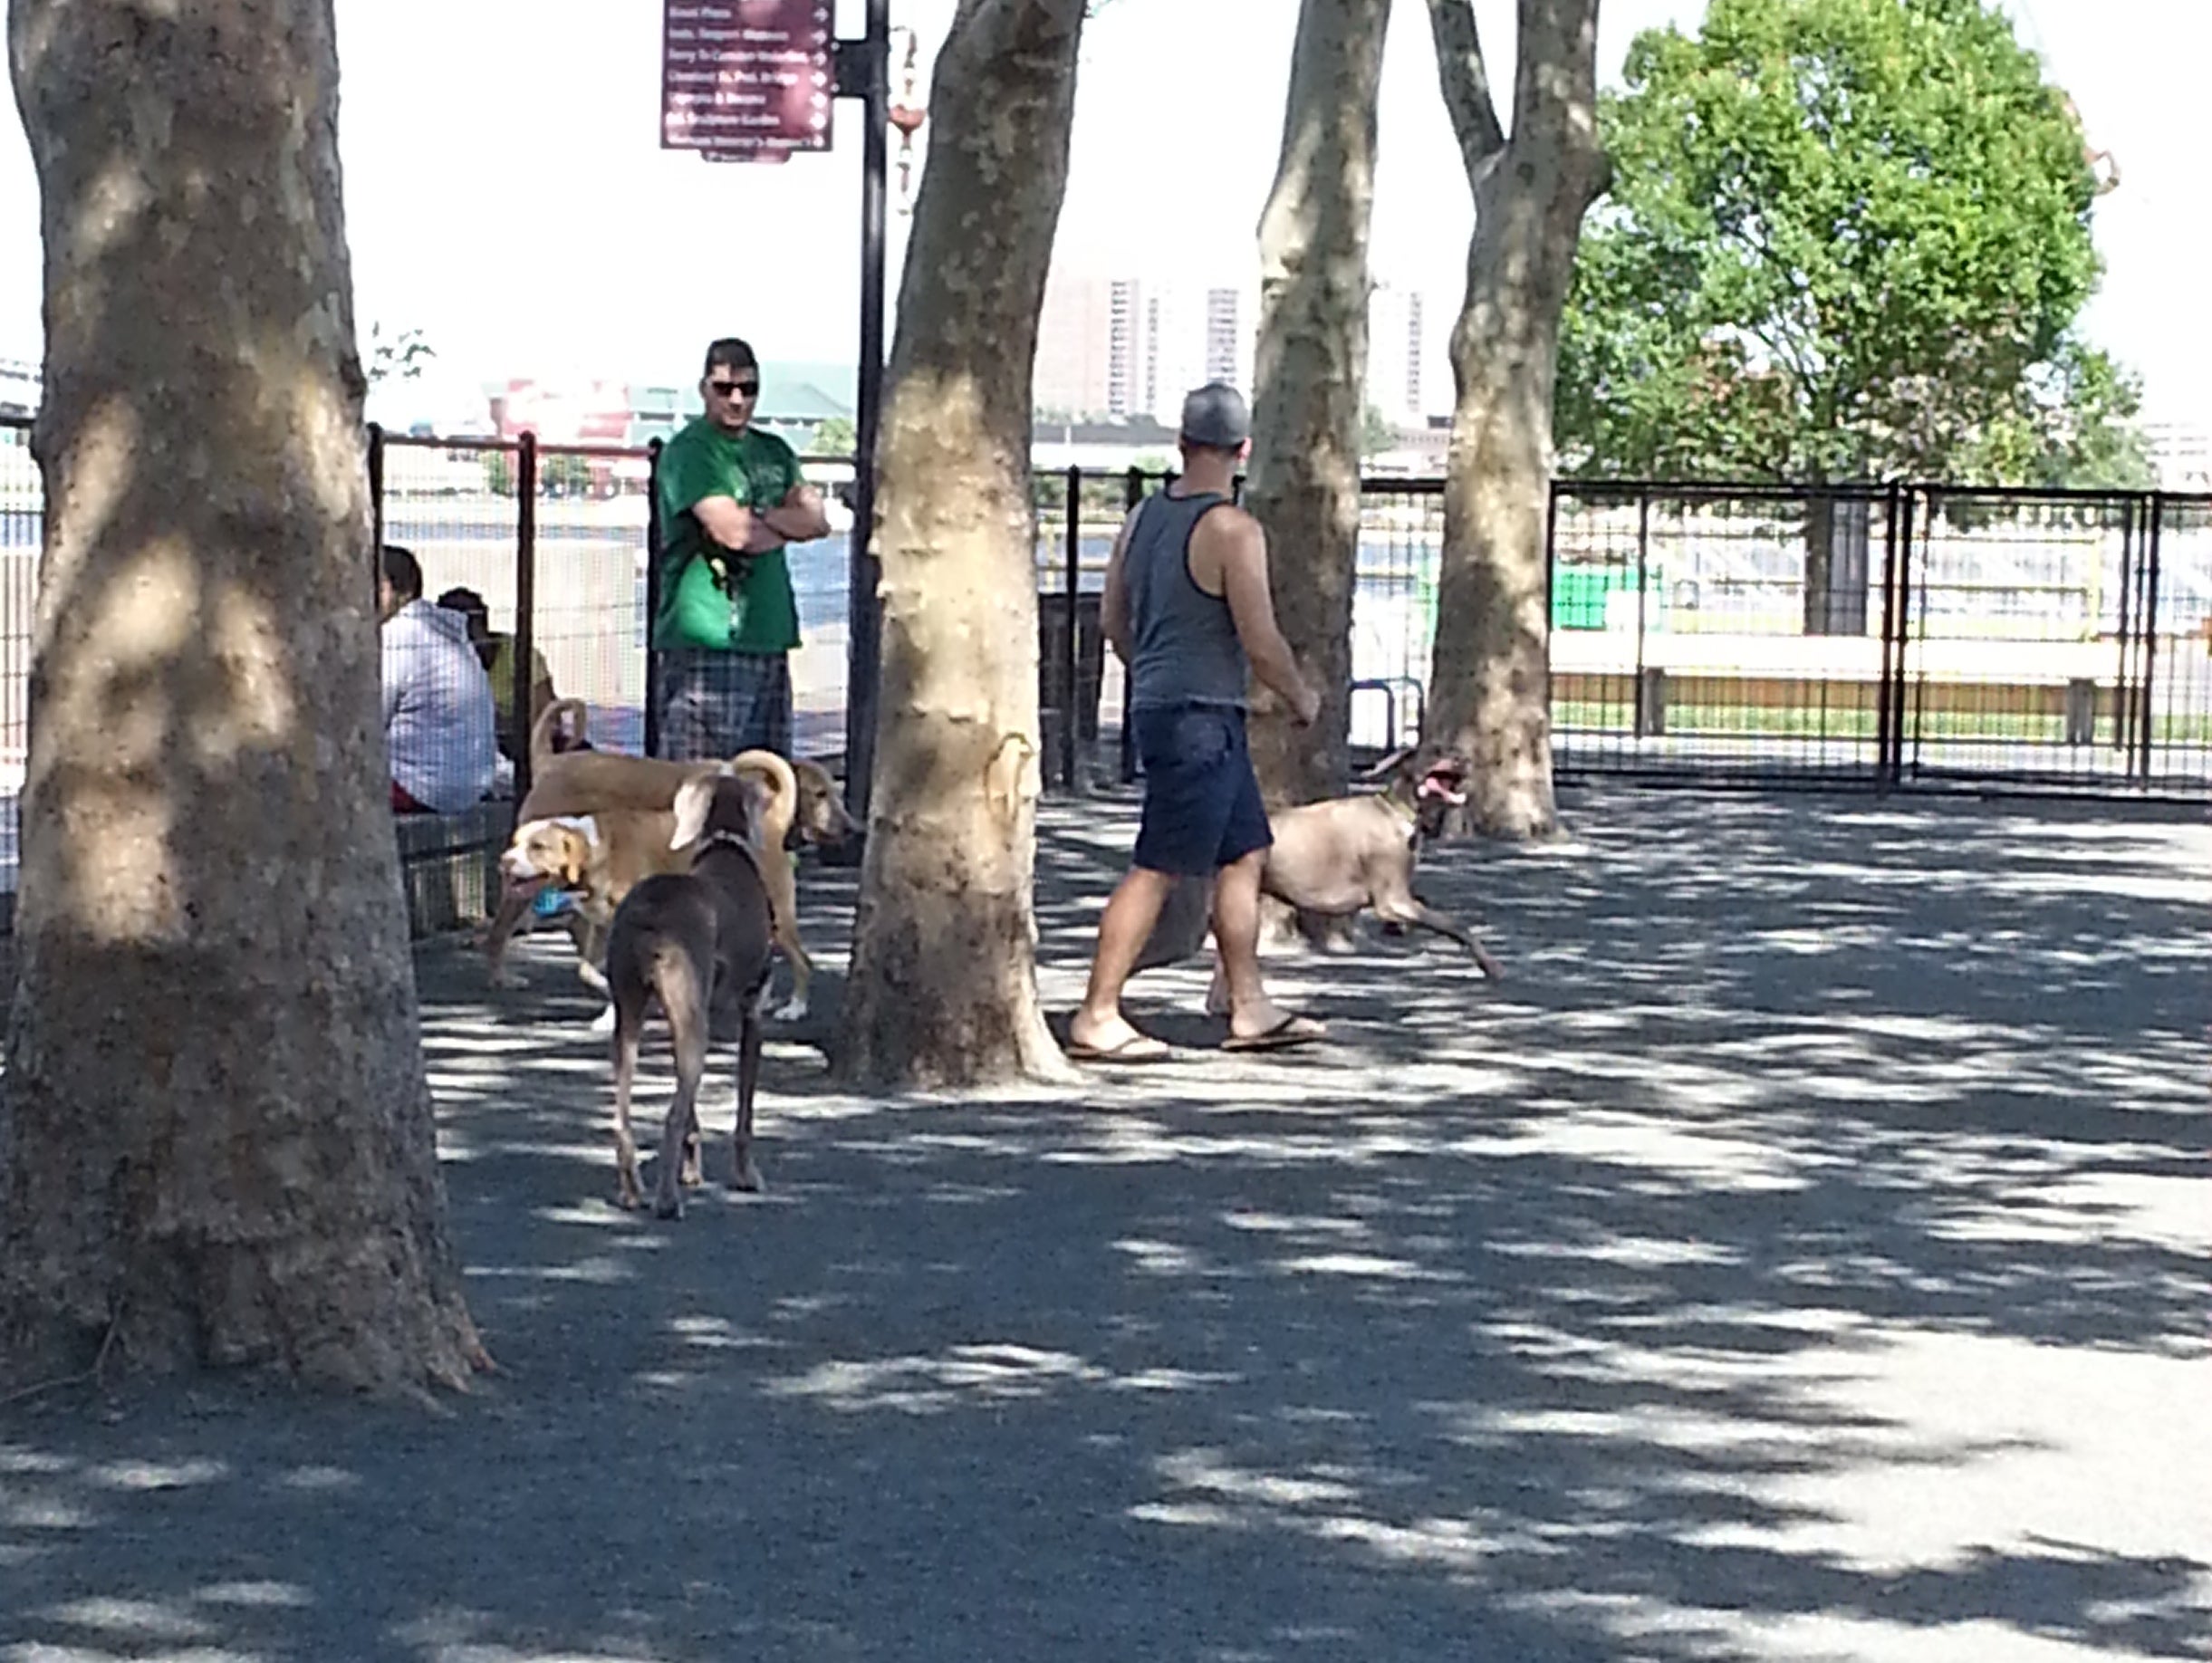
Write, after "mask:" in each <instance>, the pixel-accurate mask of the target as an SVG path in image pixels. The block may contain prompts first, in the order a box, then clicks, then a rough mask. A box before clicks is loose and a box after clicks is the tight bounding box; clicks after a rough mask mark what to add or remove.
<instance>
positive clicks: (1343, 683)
mask: <svg viewBox="0 0 2212 1663" xmlns="http://www.w3.org/2000/svg"><path fill="white" fill-rule="evenodd" d="M1389 23H1390V0H1303V5H1301V7H1300V8H1299V13H1298V39H1297V44H1296V45H1295V47H1294V49H1293V51H1292V53H1291V81H1290V99H1289V104H1288V108H1287V109H1286V110H1285V111H1284V117H1283V149H1282V153H1281V155H1280V156H1279V157H1278V158H1277V159H1276V162H1275V182H1274V190H1273V191H1272V192H1271V193H1270V194H1269V196H1268V198H1267V207H1266V210H1265V213H1263V214H1262V215H1261V216H1260V232H1259V240H1260V337H1259V351H1258V356H1257V360H1256V366H1255V373H1254V378H1253V379H1254V382H1255V385H1254V388H1253V401H1252V402H1253V414H1252V465H1251V473H1250V476H1249V477H1248V478H1247V479H1246V481H1245V507H1247V508H1249V509H1250V510H1251V511H1252V512H1253V514H1255V515H1256V516H1257V517H1258V519H1259V521H1260V524H1262V525H1263V526H1265V528H1266V531H1267V544H1268V558H1269V563H1270V565H1271V567H1272V568H1273V570H1274V585H1273V587H1274V601H1275V616H1276V618H1277V620H1279V621H1280V622H1281V624H1282V626H1283V633H1284V636H1285V637H1286V638H1287V639H1289V641H1290V644H1291V647H1292V649H1294V651H1295V652H1296V653H1297V654H1298V657H1299V659H1300V661H1301V663H1303V665H1304V667H1305V668H1306V670H1307V672H1308V674H1309V675H1310V677H1311V678H1313V684H1314V686H1315V687H1318V688H1319V689H1320V691H1321V716H1320V718H1319V719H1318V720H1317V721H1316V722H1315V723H1314V724H1313V726H1312V727H1311V728H1301V727H1299V726H1297V725H1296V724H1294V722H1292V721H1291V719H1290V716H1289V713H1288V712H1287V711H1284V710H1283V709H1282V708H1280V705H1279V701H1276V700H1274V699H1273V698H1272V697H1269V696H1263V700H1262V702H1261V704H1260V705H1259V706H1258V707H1257V708H1256V709H1255V719H1254V722H1253V728H1252V755H1253V763H1254V765H1255V767H1256V768H1257V769H1258V770H1259V776H1260V784H1261V787H1262V789H1263V790H1264V791H1265V793H1266V794H1267V799H1268V802H1269V803H1270V804H1271V805H1280V804H1284V803H1312V802H1315V801H1318V800H1319V799H1321V798H1323V797H1332V796H1335V795H1337V794H1338V793H1341V792H1342V790H1343V789H1344V786H1345V782H1346V776H1347V775H1348V774H1349V773H1350V771H1351V770H1350V767H1349V764H1348V763H1347V760H1346V746H1347V741H1348V737H1349V734H1350V730H1351V597H1352V588H1353V584H1354V582H1355V579H1356V576H1357V567H1358V562H1359V553H1360V438H1361V415H1362V411H1363V406H1362V403H1361V389H1363V388H1364V387H1365V385H1366V382H1367V293H1368V277H1367V237H1368V225H1369V220H1370V214H1371V210H1372V207H1373V206H1374V198H1375V90H1376V86H1377V84H1378V82H1380V78H1381V74H1382V42H1383V32H1384V29H1385V27H1386V26H1387V25H1388V24H1389Z"/></svg>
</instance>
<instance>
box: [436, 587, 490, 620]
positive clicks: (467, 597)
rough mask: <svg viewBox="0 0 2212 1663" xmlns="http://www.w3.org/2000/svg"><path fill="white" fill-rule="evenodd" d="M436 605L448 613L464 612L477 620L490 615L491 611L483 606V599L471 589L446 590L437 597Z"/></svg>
mask: <svg viewBox="0 0 2212 1663" xmlns="http://www.w3.org/2000/svg"><path fill="white" fill-rule="evenodd" d="M438 605H439V606H441V607H443V608H444V609H445V610H447V611H448V612H466V613H471V614H473V615H474V616H476V617H478V618H489V617H490V616H491V615H492V609H491V608H490V607H488V606H486V605H485V604H484V597H483V596H482V595H480V594H478V593H477V592H476V591H475V590H473V589H448V590H447V591H446V592H445V593H444V594H442V595H440V596H438Z"/></svg>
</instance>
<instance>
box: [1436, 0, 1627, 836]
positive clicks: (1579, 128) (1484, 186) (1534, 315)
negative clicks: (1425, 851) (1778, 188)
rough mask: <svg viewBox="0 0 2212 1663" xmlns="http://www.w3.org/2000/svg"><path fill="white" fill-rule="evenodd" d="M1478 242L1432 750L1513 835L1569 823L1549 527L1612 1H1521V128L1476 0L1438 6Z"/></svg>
mask: <svg viewBox="0 0 2212 1663" xmlns="http://www.w3.org/2000/svg"><path fill="white" fill-rule="evenodd" d="M1428 9H1429V18H1430V22H1431V24H1432V25H1433V32H1434V34H1435V37H1436V44H1437V61H1438V74H1439V76H1440V78H1441V81H1442V83H1443V90H1444V100H1445V104H1446V106H1447V109H1448V110H1449V111H1450V112H1451V116H1452V125H1453V128H1454V130H1455V131H1456V132H1457V136H1458V139H1459V144H1460V150H1461V154H1462V157H1463V159H1465V161H1466V163H1467V178H1468V182H1469V184H1470V186H1471V187H1473V189H1474V193H1475V233H1474V236H1473V238H1472V240H1471V243H1470V245H1469V247H1468V250H1467V302H1466V304H1465V305H1464V306H1463V307H1462V308H1461V310H1460V313H1459V320H1458V322H1457V325H1456V326H1455V327H1454V329H1453V331H1452V377H1453V380H1454V382H1455V384H1456V386H1457V405H1456V407H1455V409H1454V411H1453V416H1452V438H1451V448H1450V453H1449V462H1448V464H1447V480H1446V485H1445V492H1444V547H1443V551H1442V554H1441V557H1440V562H1439V567H1438V582H1437V635H1436V648H1435V657H1434V661H1433V664H1432V667H1431V670H1430V675H1429V687H1428V717H1427V721H1426V723H1425V725H1424V731H1423V734H1422V739H1423V743H1424V745H1425V746H1426V747H1427V748H1428V749H1429V750H1431V751H1434V752H1439V753H1440V752H1452V753H1456V754H1457V755H1461V756H1463V757H1464V758H1465V759H1466V760H1467V763H1468V764H1469V765H1470V768H1471V772H1470V774H1469V776H1468V780H1467V808H1466V810H1465V811H1464V812H1463V814H1462V815H1461V816H1460V818H1461V819H1462V820H1463V821H1464V822H1465V824H1464V825H1463V826H1458V827H1454V828H1452V829H1455V830H1463V829H1467V827H1472V828H1474V829H1477V830H1480V831H1486V832H1489V833H1492V834H1493V835H1496V836H1502V837H1516V838H1521V837H1540V836H1544V835H1547V834H1549V833H1550V832H1551V831H1553V829H1554V827H1555V825H1556V811H1555V808H1554V806H1553V793H1552V725H1551V668H1550V650H1551V594H1550V574H1549V563H1550V562H1549V560H1548V557H1547V549H1546V542H1547V535H1546V534H1547V525H1548V521H1549V517H1550V504H1551V485H1552V390H1553V380H1554V377H1555V375H1556V372H1557V370H1558V361H1559V323H1560V314H1561V312H1562V311H1563V309H1564V307H1565V304H1566V297H1567V284H1568V280H1569V278H1570V277H1571V276H1572V274H1573V270H1574V252H1575V247H1576V245H1577V244H1578V243H1579V242H1580V241H1581V238H1582V216H1583V214H1584V213H1585V212H1586V211H1587V210H1588V208H1589V206H1590V204H1591V203H1592V201H1594V200H1595V199H1596V197H1598V196H1599V195H1600V194H1601V192H1602V190H1603V189H1604V185H1605V178H1606V169H1605V158H1604V152H1603V150H1602V149H1601V146H1600V144H1599V141H1598V133H1597V34H1598V0H1521V3H1520V14H1519V22H1520V31H1519V34H1520V42H1519V63H1518V66H1517V72H1516V74H1515V100H1514V121H1513V134H1512V137H1511V138H1510V139H1508V138H1506V137H1505V134H1504V132H1503V131H1502V130H1501V129H1500V127H1499V124H1498V120H1497V116H1496V110H1495V107H1494V106H1493V104H1492V102H1491V98H1490V91H1489V86H1488V82H1487V79H1486V74H1485V72H1484V68H1483V62H1482V50H1481V46H1480V44H1479V43H1478V41H1477V39H1476V29H1475V19H1474V14H1473V12H1472V11H1471V9H1470V7H1469V5H1468V0H1429V6H1428Z"/></svg>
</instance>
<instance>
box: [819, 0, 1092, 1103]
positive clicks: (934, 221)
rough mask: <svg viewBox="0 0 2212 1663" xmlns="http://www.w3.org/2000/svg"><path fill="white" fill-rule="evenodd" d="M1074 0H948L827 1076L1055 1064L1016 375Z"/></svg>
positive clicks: (880, 458) (1057, 136) (1023, 402)
mask: <svg viewBox="0 0 2212 1663" xmlns="http://www.w3.org/2000/svg"><path fill="white" fill-rule="evenodd" d="M1083 11H1084V7H1083V5H1082V0H961V4H960V6H959V10H958V12H957V14H955V16H954V19H953V22H952V25H951V29H950V32H949V34H947V37H946V42H945V46H944V49H943V51H942V52H941V53H939V55H938V61H937V66H936V69H935V71H934V72H933V74H932V77H931V86H932V88H933V89H934V92H935V99H934V102H935V110H934V111H933V113H934V114H935V117H936V120H935V122H934V123H933V125H934V128H935V137H934V138H933V139H931V140H930V145H929V155H928V165H927V167H926V168H925V170H924V172H923V174H922V181H921V187H920V190H919V192H918V196H917V197H916V201H915V205H914V229H913V236H912V238H911V240H910V241H909V244H908V247H907V263H906V274H905V276H904V278H903V279H902V281H901V284H900V289H899V331H898V336H897V339H896V341H894V343H893V345H892V349H891V361H890V376H889V383H888V389H887V391H886V395H885V399H884V413H883V426H882V437H881V439H880V443H879V447H878V450H877V468H878V483H877V487H876V504H877V508H876V540H877V546H878V548H879V550H880V553H881V556H882V562H883V581H882V591H881V592H882V598H883V660H882V669H883V687H882V702H881V705H880V708H879V713H878V716H877V723H876V756H875V777H874V782H873V787H872V790H871V793H870V810H869V826H868V852H867V855H866V857H865V860H864V863H863V865H862V869H861V900H860V907H859V910H858V914H857V916H856V918H855V919H854V923H853V948H852V973H851V981H850V984H849V985H848V987H847V990H846V995H845V1004H844V1009H843V1017H842V1023H841V1027H842V1045H841V1049H840V1054H839V1055H838V1058H837V1069H838V1072H839V1074H840V1076H841V1077H842V1078H843V1079H845V1080H848V1081H854V1082H856V1083H868V1084H877V1085H909V1086H922V1087H932V1086H965V1085H976V1084H983V1083H986V1082H990V1081H1005V1080H1009V1079H1014V1078H1017V1077H1021V1076H1024V1075H1026V1076H1032V1077H1038V1078H1050V1079H1056V1080H1065V1079H1070V1078H1072V1070H1071V1069H1070V1068H1069V1066H1068V1064H1067V1062H1066V1061H1065V1059H1064V1058H1063V1056H1062V1055H1061V1053H1060V1051H1059V1048H1058V1047H1057V1046H1055V1045H1054V1044H1053V1038H1052V1035H1051V1033H1049V1032H1048V1031H1047V1030H1046V1028H1045V1025H1044V1018H1043V1013H1042V1011H1041V1010H1040V1009H1039V1007H1038V1004H1037V985H1036V933H1037V932H1036V918H1035V914H1034V910H1033V908H1032V900H1031V883H1032V879H1033V877H1034V867H1035V858H1036V803H1037V794H1038V789H1039V784H1040V781H1041V777H1042V769H1041V745H1040V740H1039V734H1038V708H1037V704H1038V701H1037V577H1036V544H1035V523H1034V510H1033V509H1032V507H1031V501H1030V486H1029V433H1030V382H1031V370H1032V360H1034V357H1035V352H1036V337H1037V312H1038V309H1039V308H1040V306H1041V305H1042V304H1043V296H1044V274H1045V268H1046V266H1047V265H1048V264H1049V263H1050V261H1051V258H1052V248H1053V230H1054V228H1055V226H1057V225H1058V222H1059V218H1060V203H1061V197H1063V194H1064V193H1065V190H1066V187H1067V168H1068V135H1069V126H1070V123H1071V120H1072V117H1073V114H1074V105H1075V62H1076V48H1077V45H1078V43H1079V41H1080V39H1081V35H1082V21H1083Z"/></svg>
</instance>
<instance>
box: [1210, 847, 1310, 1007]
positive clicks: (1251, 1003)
mask: <svg viewBox="0 0 2212 1663" xmlns="http://www.w3.org/2000/svg"><path fill="white" fill-rule="evenodd" d="M1266 870H1267V851H1265V849H1255V850H1254V851H1252V852H1251V853H1250V854H1248V855H1246V856H1245V858H1244V859H1243V860H1238V861H1236V862H1235V863H1234V864H1232V865H1229V866H1225V867H1223V868H1222V869H1221V874H1220V876H1219V877H1218V878H1217V879H1216V880H1214V945H1215V946H1216V947H1217V948H1218V949H1219V951H1220V956H1221V957H1220V969H1219V971H1218V973H1217V975H1218V978H1219V979H1220V980H1223V981H1226V983H1227V985H1228V998H1229V1032H1230V1033H1231V1034H1233V1035H1234V1036H1235V1037H1236V1038H1238V1039H1253V1038H1255V1037H1256V1036H1258V1035H1260V1034H1262V1033H1269V1032H1271V1031H1273V1030H1274V1029H1276V1028H1279V1027H1280V1026H1282V1025H1283V1024H1284V1023H1285V1022H1288V1021H1290V1020H1292V1018H1291V1014H1290V1013H1289V1012H1288V1011H1285V1010H1284V1008H1283V1007H1282V1006H1281V1005H1277V1004H1276V1003H1275V1002H1274V1000H1273V999H1271V998H1269V997H1268V996H1267V989H1266V987H1265V985H1263V984H1262V982H1261V981H1260V879H1261V877H1262V875H1263V874H1265V871H1266Z"/></svg>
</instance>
